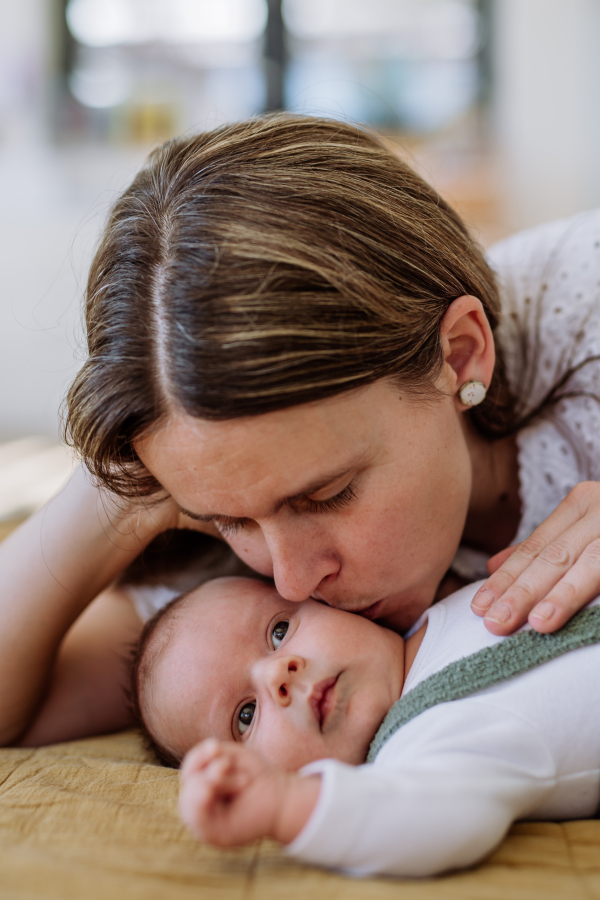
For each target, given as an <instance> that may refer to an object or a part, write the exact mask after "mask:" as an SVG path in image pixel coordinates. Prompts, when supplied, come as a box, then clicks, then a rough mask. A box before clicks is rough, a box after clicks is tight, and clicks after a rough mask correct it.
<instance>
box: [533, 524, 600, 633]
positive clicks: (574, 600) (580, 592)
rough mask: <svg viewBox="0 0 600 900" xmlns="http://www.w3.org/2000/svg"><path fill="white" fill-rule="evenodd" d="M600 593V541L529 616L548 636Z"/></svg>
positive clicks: (581, 557) (583, 554)
mask: <svg viewBox="0 0 600 900" xmlns="http://www.w3.org/2000/svg"><path fill="white" fill-rule="evenodd" d="M598 594H600V539H598V540H595V541H592V543H591V544H588V546H587V547H586V548H585V550H584V551H583V553H582V554H581V556H580V557H579V559H578V560H577V562H576V563H575V565H574V566H572V568H570V569H569V570H568V571H567V573H566V574H565V575H564V576H563V578H561V580H560V581H559V582H558V584H557V585H555V587H554V588H553V589H552V590H551V591H550V592H549V594H548V595H547V596H546V597H545V598H544V600H542V602H541V603H538V604H537V606H534V608H533V609H532V611H531V612H530V614H529V622H530V623H531V626H532V628H535V630H536V631H540V632H542V633H543V634H547V633H549V632H551V631H556V629H557V628H562V626H563V625H564V624H565V623H566V622H568V621H569V619H570V618H571V617H572V616H573V615H575V613H576V612H578V611H579V610H580V609H581V607H582V606H585V604H586V603H589V602H590V600H593V599H594V598H595V597H597V596H598Z"/></svg>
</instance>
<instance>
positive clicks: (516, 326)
mask: <svg viewBox="0 0 600 900" xmlns="http://www.w3.org/2000/svg"><path fill="white" fill-rule="evenodd" d="M488 259H489V261H490V263H491V265H492V267H493V268H494V270H495V271H496V274H497V277H498V281H499V286H500V293H501V298H502V310H503V316H502V322H501V325H500V327H499V329H498V332H497V339H498V341H499V343H500V345H501V346H502V349H503V351H504V355H505V360H506V366H507V371H508V378H509V382H510V384H511V387H512V388H513V391H514V392H515V394H516V395H517V396H518V397H519V398H520V400H521V402H522V404H523V409H522V410H521V411H522V412H527V411H528V410H530V409H532V408H534V407H535V406H537V405H538V404H539V403H540V402H541V401H542V400H543V398H544V397H545V396H546V394H547V393H548V391H549V390H550V389H551V388H552V387H553V386H554V385H555V384H557V382H559V381H560V380H561V378H563V377H564V376H565V373H567V372H568V371H569V370H571V369H573V367H576V366H577V365H578V364H580V363H581V362H582V361H583V360H585V359H588V358H590V357H592V356H597V355H598V354H600V210H595V211H592V212H589V213H583V214H581V215H578V216H574V217H573V218H571V219H562V220H560V221H557V222H550V223H549V224H547V225H542V226H540V227H538V228H532V229H530V230H528V231H524V232H520V233H519V234H516V235H513V236H512V237H510V238H508V239H507V240H504V241H501V242H500V243H499V244H496V245H495V246H493V247H492V248H491V249H490V251H489V253H488ZM586 369H587V371H585V374H582V378H583V379H584V381H585V383H586V385H587V383H588V382H589V379H590V377H591V378H597V377H598V372H596V373H594V372H593V371H591V370H592V369H598V366H592V367H586ZM582 373H583V370H582Z"/></svg>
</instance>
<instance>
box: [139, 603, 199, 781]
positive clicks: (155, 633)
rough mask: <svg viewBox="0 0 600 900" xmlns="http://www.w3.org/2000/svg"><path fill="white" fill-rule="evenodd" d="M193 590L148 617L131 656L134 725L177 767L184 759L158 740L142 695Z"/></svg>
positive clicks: (165, 762)
mask: <svg viewBox="0 0 600 900" xmlns="http://www.w3.org/2000/svg"><path fill="white" fill-rule="evenodd" d="M189 596H190V592H186V593H184V594H180V595H179V596H178V597H175V598H174V599H173V600H171V602H170V603H167V605H166V606H163V607H162V609H159V610H158V612H156V613H155V614H154V615H153V616H152V618H151V619H148V621H147V622H146V624H145V625H144V627H143V629H142V633H141V635H140V638H139V641H138V642H137V644H136V646H135V648H134V650H133V654H132V658H131V674H130V687H129V703H130V707H131V713H132V717H133V722H134V725H135V726H136V727H137V728H139V730H140V731H141V733H142V737H143V739H144V744H145V746H146V747H147V749H148V750H150V751H151V752H152V753H154V755H155V756H156V757H157V758H158V760H159V761H160V762H161V763H162V765H163V766H168V767H170V768H172V769H178V768H179V766H180V764H181V759H180V758H179V757H178V756H176V755H175V753H173V751H172V750H169V748H168V747H165V746H164V745H163V744H161V742H160V741H159V740H158V738H157V737H156V735H155V734H153V732H152V729H151V728H150V727H149V725H148V722H147V721H146V718H145V717H144V713H143V710H142V703H143V697H144V696H145V694H147V692H148V691H149V690H151V685H152V675H153V672H154V670H155V668H156V665H157V663H158V661H159V659H160V658H161V656H162V655H163V653H164V652H165V650H166V648H167V646H168V644H169V641H170V639H171V637H172V635H173V625H174V623H175V622H176V620H177V617H178V614H179V613H181V612H182V611H183V609H184V608H185V606H186V601H187V600H188V598H189Z"/></svg>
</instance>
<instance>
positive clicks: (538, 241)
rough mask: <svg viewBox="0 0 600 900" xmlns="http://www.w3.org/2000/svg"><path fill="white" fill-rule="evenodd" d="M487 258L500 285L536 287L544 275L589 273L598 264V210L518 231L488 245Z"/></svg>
mask: <svg viewBox="0 0 600 900" xmlns="http://www.w3.org/2000/svg"><path fill="white" fill-rule="evenodd" d="M487 258H488V262H489V263H490V265H491V266H492V268H493V269H494V270H495V271H496V274H497V275H498V277H499V279H500V282H501V284H503V283H504V284H511V283H512V284H514V282H515V281H517V282H520V283H521V284H522V285H523V286H527V287H529V288H532V289H535V288H538V289H539V288H540V287H541V285H542V283H543V282H544V281H545V279H547V278H548V279H550V280H552V281H553V280H554V279H556V278H558V279H559V280H561V281H565V280H568V279H569V278H573V277H578V278H581V277H582V274H581V273H585V274H586V275H588V276H589V275H590V273H591V271H592V270H593V269H594V268H596V269H598V267H600V209H594V210H591V211H589V212H584V213H579V214H578V215H576V216H572V217H570V218H567V219H558V220H556V221H553V222H546V223H545V224H543V225H538V226H536V227H535V228H529V229H527V230H525V231H519V232H517V233H516V234H513V235H511V236H510V237H508V238H505V239H504V240H502V241H498V243H496V244H494V245H493V246H492V247H490V249H489V250H488V252H487ZM584 277H585V276H584Z"/></svg>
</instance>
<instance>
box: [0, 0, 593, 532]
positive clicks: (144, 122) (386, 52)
mask: <svg viewBox="0 0 600 900" xmlns="http://www.w3.org/2000/svg"><path fill="white" fill-rule="evenodd" d="M599 46H600V0H368V2H366V0H18V2H9V0H0V198H1V202H0V262H1V266H0V275H1V277H0V367H1V378H2V382H1V384H2V392H1V394H0V522H1V521H2V520H7V519H10V518H11V517H12V518H14V517H15V516H18V515H21V514H22V513H23V512H25V511H26V510H27V509H30V508H32V507H34V506H35V505H36V503H38V502H39V501H40V499H41V498H42V497H43V496H45V494H46V493H48V492H51V491H52V490H54V489H55V487H56V485H57V484H59V483H60V481H61V479H63V478H64V477H65V474H66V472H67V470H68V469H69V468H70V462H69V461H68V460H67V459H66V457H65V454H64V451H63V450H61V449H57V446H56V440H57V435H58V430H59V427H58V409H59V405H60V401H61V398H62V396H63V395H64V392H65V389H66V387H67V385H68V383H69V381H70V380H71V378H72V376H73V374H74V372H75V371H76V369H77V367H78V365H79V364H80V361H81V359H82V355H83V330H82V325H81V317H80V303H81V297H82V293H83V289H84V284H85V277H86V269H87V266H88V264H89V260H90V257H91V254H92V252H93V249H94V246H95V243H96V241H97V238H98V234H99V231H100V229H101V227H102V225H103V222H104V220H105V217H106V214H107V210H108V207H109V206H110V204H111V202H112V201H113V200H114V199H115V198H116V196H117V194H118V193H119V191H120V190H121V189H122V188H124V187H125V186H126V184H127V183H128V181H129V180H130V179H131V178H132V176H133V175H134V173H135V171H136V170H137V168H138V167H139V165H140V163H141V162H142V161H143V159H144V157H145V156H146V154H147V153H148V151H149V150H150V149H152V147H154V146H156V145H157V144H158V143H160V142H162V141H164V140H166V139H168V138H170V137H172V136H174V135H176V134H180V133H182V132H186V131H189V130H192V131H193V130H202V129H206V128H211V127H214V126H216V125H219V124H221V123H223V122H228V121H233V120H236V119H242V118H246V117H248V116H251V115H254V114H256V113H259V112H262V111H264V110H274V109H283V108H285V109H290V110H294V111H298V112H305V113H312V114H322V115H328V116H334V117H340V118H342V119H346V120H353V121H354V120H358V121H363V122H367V123H369V124H370V125H373V126H374V127H376V128H377V129H379V130H380V131H382V132H383V133H385V134H386V135H388V136H389V138H390V139H391V140H393V141H394V142H396V143H397V145H398V147H399V149H400V152H402V153H403V154H404V155H405V156H406V157H407V158H408V160H409V161H410V162H412V164H413V165H414V166H415V167H416V168H417V169H418V170H419V171H420V172H421V173H422V174H423V175H424V176H425V177H426V178H428V179H429V180H430V181H431V182H432V183H433V184H434V185H435V186H436V187H437V188H438V190H440V191H441V193H442V194H443V195H444V196H445V197H447V198H448V199H449V200H450V202H452V203H453V204H454V205H455V206H456V207H457V208H458V209H459V211H460V212H461V213H462V214H463V216H464V218H465V219H466V220H467V222H468V224H469V225H470V227H471V228H472V229H473V231H474V233H475V235H476V236H477V237H478V238H479V240H480V241H481V242H482V243H483V244H484V245H486V246H487V245H489V244H490V243H492V242H493V241H494V240H496V239H498V238H500V237H503V236H504V235H506V234H509V233H511V232H513V231H515V230H518V229H520V228H525V227H528V226H531V225H535V224H537V223H540V222H543V221H545V220H548V219H551V218H556V217H560V216H567V215H571V214H573V213H575V212H578V211H580V210H584V209H589V208H591V207H594V206H596V205H600V166H599V164H598V160H599V159H600V106H599V102H598V100H599V98H598V95H599V92H600V53H599V52H598V47H599ZM3 479H4V480H3ZM27 492H28V493H27ZM24 497H25V499H23V498H24Z"/></svg>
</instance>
